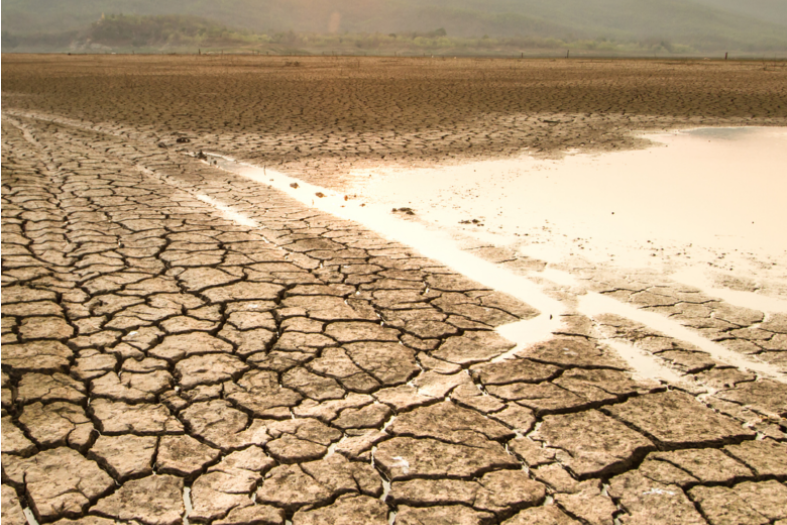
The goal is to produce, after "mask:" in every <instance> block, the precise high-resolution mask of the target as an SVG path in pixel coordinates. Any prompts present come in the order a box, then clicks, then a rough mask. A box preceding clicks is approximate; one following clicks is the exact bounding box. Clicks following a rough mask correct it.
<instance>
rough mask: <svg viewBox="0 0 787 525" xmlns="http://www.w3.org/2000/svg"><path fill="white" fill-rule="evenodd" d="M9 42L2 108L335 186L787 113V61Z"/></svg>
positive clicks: (773, 121) (770, 121) (769, 120)
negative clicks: (65, 48) (19, 50)
mask: <svg viewBox="0 0 787 525" xmlns="http://www.w3.org/2000/svg"><path fill="white" fill-rule="evenodd" d="M297 64H298V65H293V60H292V59H290V58H286V57H253V56H225V57H220V56H211V57H207V56H101V55H93V56H84V55H81V56H67V55H3V60H2V65H3V72H4V73H5V74H4V75H3V79H2V89H3V107H4V108H7V107H13V108H17V109H23V110H28V111H41V112H46V113H50V114H57V115H62V116H67V117H71V118H78V119H84V120H87V121H90V122H94V123H114V124H116V125H120V126H128V127H131V128H134V129H137V130H140V129H141V130H145V131H147V132H150V133H152V134H155V135H157V136H158V137H159V138H160V140H161V141H163V142H164V143H165V144H167V145H173V146H174V145H175V139H176V137H177V136H178V135H186V136H188V137H190V138H191V144H188V145H183V146H188V148H189V149H193V150H196V149H199V148H205V149H210V150H219V151H223V152H226V153H230V154H233V155H235V156H237V157H241V158H245V159H248V160H252V161H255V162H257V163H262V164H266V165H269V166H270V165H277V166H278V167H279V169H281V170H284V171H288V172H291V173H294V174H299V176H302V177H303V178H305V179H308V180H311V181H312V182H317V183H320V184H322V185H327V186H334V187H337V186H340V185H341V181H340V180H339V179H340V178H337V175H338V174H339V173H341V172H342V171H346V170H347V168H348V167H350V165H352V166H353V167H356V168H357V167H359V165H361V166H362V165H368V164H369V163H374V164H376V165H379V164H381V163H393V164H401V163H407V164H431V163H435V162H442V163H444V162H456V161H461V160H464V159H470V158H472V159H479V158H489V157H500V156H509V155H515V154H517V153H519V152H522V151H524V150H527V151H529V152H531V153H537V154H547V155H555V154H557V155H559V154H560V153H561V152H562V151H565V150H568V149H579V150H611V149H616V148H631V147H637V146H639V145H641V139H638V138H636V137H635V136H632V135H631V134H630V131H632V130H649V129H663V128H675V127H687V126H696V125H787V104H786V103H785V102H784V101H785V100H787V64H785V63H782V62H753V61H746V62H733V61H730V62H723V61H693V60H589V59H588V60H585V59H578V60H573V59H572V60H553V59H527V60H518V59H453V60H452V59H442V58H441V59H431V58H336V57H307V58H298V61H297Z"/></svg>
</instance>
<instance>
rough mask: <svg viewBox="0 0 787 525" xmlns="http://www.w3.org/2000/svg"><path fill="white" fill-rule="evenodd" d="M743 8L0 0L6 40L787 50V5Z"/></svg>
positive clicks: (392, 0)
mask: <svg viewBox="0 0 787 525" xmlns="http://www.w3.org/2000/svg"><path fill="white" fill-rule="evenodd" d="M742 6H744V3H740V2H736V1H735V0H452V1H449V0H362V1H358V0H169V1H167V2H160V1H154V0H4V1H3V2H2V22H3V24H2V25H3V27H2V29H3V33H4V42H6V41H8V42H12V41H13V38H16V37H18V36H20V35H31V34H35V35H37V38H54V37H53V36H52V35H58V34H60V35H63V34H66V33H69V32H79V31H83V32H84V31H85V30H86V28H88V27H91V24H94V23H95V22H96V21H98V20H99V19H100V17H101V16H102V14H106V15H115V14H120V13H122V14H125V15H178V16H186V17H199V18H202V19H209V20H214V21H215V23H216V24H218V25H225V26H228V27H232V28H240V29H245V30H248V31H251V32H254V33H266V34H273V33H277V32H286V31H294V32H296V33H317V34H320V33H322V34H325V33H339V34H341V33H380V34H390V33H402V32H428V31H432V30H434V29H436V28H444V29H445V30H446V31H447V33H448V35H449V36H450V37H454V38H480V37H482V36H484V35H487V36H489V37H490V38H511V37H540V38H556V39H563V40H566V41H571V40H575V39H600V38H602V39H613V40H617V41H647V40H664V41H668V42H672V43H677V44H681V45H685V46H690V47H691V48H693V49H696V50H700V51H701V50H709V49H725V50H732V51H736V50H740V51H756V50H762V51H780V52H782V51H787V2H785V1H784V0H749V1H748V2H746V3H745V7H742ZM205 23H207V22H205ZM69 34H71V33H69ZM47 35H48V36H47Z"/></svg>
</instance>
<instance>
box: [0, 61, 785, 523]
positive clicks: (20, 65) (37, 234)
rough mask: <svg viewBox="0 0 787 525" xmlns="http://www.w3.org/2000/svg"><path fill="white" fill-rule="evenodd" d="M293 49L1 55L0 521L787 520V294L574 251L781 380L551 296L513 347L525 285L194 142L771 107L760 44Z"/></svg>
mask: <svg viewBox="0 0 787 525" xmlns="http://www.w3.org/2000/svg"><path fill="white" fill-rule="evenodd" d="M298 60H299V61H300V65H298V66H294V65H285V62H286V60H285V59H278V58H277V59H267V58H252V57H247V58H239V57H225V58H223V59H222V58H214V57H111V56H106V57H105V56H101V57H77V56H71V57H69V56H57V57H55V56H49V57H46V56H45V57H30V56H9V55H5V56H4V57H3V69H4V71H3V72H4V76H3V80H2V88H3V120H2V142H3V143H2V279H3V280H2V284H3V289H2V292H3V294H2V342H3V348H2V520H3V523H4V524H6V525H12V524H14V525H16V524H23V523H26V522H27V523H33V521H34V520H36V521H38V522H39V523H47V522H58V523H59V524H60V525H67V524H72V523H79V524H80V525H81V524H84V525H88V524H89V525H109V524H110V523H115V522H123V523H138V524H144V525H175V524H178V523H184V524H187V523H205V524H216V525H235V524H238V525H240V524H258V525H261V524H277V525H281V524H284V523H286V522H288V521H289V522H291V523H293V524H294V525H306V524H310V525H311V524H314V525H317V524H321V525H322V524H325V525H327V524H359V523H364V524H366V523H368V524H379V525H384V524H387V523H395V524H397V525H410V524H440V523H445V524H449V523H450V524H467V525H472V524H502V523H505V524H507V525H524V524H559V525H563V524H574V523H582V524H610V525H611V524H613V523H623V524H635V523H647V524H676V523H679V524H711V525H722V524H728V523H729V524H733V523H734V524H758V525H760V524H761V525H765V524H774V525H776V524H778V525H784V524H785V523H787V503H786V502H787V485H785V482H787V434H785V432H787V420H785V416H787V385H785V383H784V382H783V380H784V374H785V373H787V360H786V359H785V357H784V356H785V355H787V316H785V315H780V314H772V315H766V314H764V313H763V312H758V311H754V310H748V309H744V308H739V307H736V306H733V305H730V304H727V303H725V302H724V301H721V300H719V299H717V298H714V297H709V296H706V295H704V294H703V293H701V292H700V291H699V290H695V289H691V288H690V287H685V286H680V285H677V284H676V283H671V282H666V281H661V280H659V279H658V278H657V277H652V278H647V279H643V278H642V276H636V277H630V276H629V277H625V276H624V277H621V276H620V275H607V274H604V273H603V272H602V271H598V272H591V273H589V274H587V275H586V276H585V277H586V280H587V289H588V290H591V291H593V292H594V293H599V294H603V295H606V296H607V297H608V298H610V299H612V300H616V301H618V302H620V303H622V304H625V305H627V306H629V307H631V308H633V309H637V310H638V311H645V312H649V313H651V314H657V315H662V316H663V317H665V318H668V319H670V320H671V321H673V322H674V323H676V324H677V325H680V326H681V327H684V328H689V329H691V330H693V333H695V334H698V335H699V336H701V337H703V338H705V339H707V340H708V341H713V342H715V343H716V344H718V345H723V346H724V348H726V349H728V350H729V351H732V352H735V354H736V355H738V356H740V357H741V359H744V360H745V361H747V362H751V363H756V364H759V365H763V366H765V365H767V366H769V367H771V369H772V370H774V371H775V372H774V374H771V377H770V378H769V377H767V374H762V375H761V374H756V373H753V372H750V371H747V370H745V369H744V368H745V367H742V368H738V367H735V366H732V365H730V364H729V363H725V362H723V361H720V360H718V359H716V358H714V357H713V356H711V355H710V354H708V353H707V352H704V351H703V350H702V349H701V348H698V347H696V346H694V345H692V344H690V343H687V342H685V341H682V340H680V339H677V338H674V337H671V336H669V335H666V334H664V333H660V332H658V331H656V330H654V329H652V328H650V327H648V326H645V325H643V324H640V323H637V322H635V321H633V320H631V319H627V318H625V317H621V316H617V315H599V316H595V317H593V318H590V317H586V316H583V315H580V314H578V313H576V312H571V311H569V312H568V313H567V314H566V315H564V316H563V319H562V320H563V326H562V328H561V329H560V330H559V331H556V332H555V333H554V334H553V337H552V339H550V340H549V341H546V342H544V343H541V344H538V345H534V346H530V347H528V348H524V349H521V350H520V351H517V352H514V353H513V354H512V352H511V350H512V349H513V348H514V344H513V343H512V342H510V341H507V340H506V339H504V338H503V337H501V336H500V335H499V334H498V333H497V332H496V331H495V328H497V327H499V326H503V325H506V324H508V323H512V322H517V321H526V320H529V319H535V318H537V316H539V315H541V314H542V312H539V311H537V310H535V309H534V308H533V307H531V306H529V305H528V304H526V301H525V302H522V301H520V300H517V299H515V298H513V297H511V296H509V295H506V294H505V293H503V292H502V291H499V290H491V289H488V288H486V287H484V286H482V285H479V284H477V283H475V282H473V281H471V280H469V279H467V278H465V277H464V276H462V275H459V274H457V273H455V272H452V271H451V270H449V269H447V268H445V267H444V266H442V265H440V264H438V263H436V262H434V261H431V260H428V259H425V258H423V257H421V256H419V255H418V254H416V253H414V252H413V251H412V250H411V249H410V248H409V247H407V246H404V245H401V244H397V243H393V242H390V241H388V240H386V239H383V238H382V237H380V236H379V235H377V234H376V233H374V232H372V231H368V230H366V229H364V228H363V227H361V226H359V225H357V224H354V223H351V222H348V221H343V220H340V219H337V218H335V217H332V216H330V215H327V214H325V213H322V212H319V211H316V210H314V209H311V208H309V207H307V206H305V205H302V204H300V203H298V202H296V201H294V200H292V199H290V198H288V197H286V196H284V195H283V194H281V193H279V192H277V191H276V190H274V189H271V188H269V187H266V186H264V185H260V184H257V183H254V182H251V181H248V180H246V179H243V178H240V177H236V176H234V175H231V174H228V173H226V172H223V171H220V170H218V169H217V168H215V167H211V166H210V165H208V164H206V163H204V162H202V161H200V160H199V159H197V158H195V157H194V156H192V154H193V153H194V152H197V151H199V149H203V148H204V149H211V150H218V151H225V152H227V153H232V154H234V155H235V156H239V157H242V158H247V159H251V160H254V161H255V162H259V163H268V162H269V163H271V164H273V163H277V164H278V163H280V162H281V163H283V164H282V165H281V166H283V167H284V168H285V169H287V170H289V171H291V172H293V173H298V174H299V175H300V176H302V177H303V178H304V179H309V180H313V181H317V182H320V183H322V184H324V185H326V184H333V185H335V186H337V187H341V185H342V184H343V183H344V181H342V180H341V179H340V178H338V177H336V176H335V174H336V173H338V172H339V170H341V169H343V168H344V167H346V166H347V165H349V163H351V162H352V163H357V162H380V161H382V162H387V161H390V162H408V163H418V162H432V161H435V160H437V161H446V160H447V159H452V158H454V157H456V158H457V159H462V158H469V157H476V156H478V157H486V156H493V155H500V154H509V153H514V152H519V151H521V150H522V149H523V148H531V149H534V150H538V149H540V150H541V151H543V152H544V153H549V154H554V153H559V152H560V151H561V150H563V149H565V148H570V147H587V148H596V147H600V148H613V147H629V146H632V145H636V143H635V141H634V139H632V138H630V137H629V136H628V135H626V134H625V133H626V131H628V130H631V129H645V128H653V127H664V126H669V127H673V126H683V125H696V124H698V123H705V124H730V123H741V124H762V125H773V124H780V125H784V124H785V117H786V116H787V107H785V103H784V100H785V99H787V97H785V90H786V89H787V82H785V76H787V70H786V69H785V68H784V65H783V64H763V63H753V62H751V63H729V64H726V63H710V62H708V63H706V62H674V63H669V62H655V61H653V62H650V61H642V62H623V61H615V62H603V61H600V62H589V61H577V62H574V61H571V62H568V61H566V62H563V61H554V62H552V61H514V60H511V61H503V60H489V61H470V60H457V61H455V62H454V61H451V60H446V61H438V60H420V61H419V60H402V61H397V60H393V59H367V60H364V59H360V60H356V59H352V60H351V59H334V58H325V59H317V58H307V59H298ZM289 61H292V59H289ZM179 138H180V139H181V141H180V142H178V140H177V139H179ZM186 139H188V142H187V141H186ZM296 147H297V149H296ZM307 163H308V165H307ZM216 203H218V204H221V205H224V206H227V207H231V208H232V209H233V210H235V211H238V212H242V213H243V214H244V215H245V216H247V217H248V218H249V219H250V220H251V223H248V222H246V223H245V224H239V223H238V222H233V221H232V220H230V218H228V217H227V216H226V214H223V213H221V212H220V211H219V210H218V209H217V207H216V206H215V204H216ZM490 251H491V252H494V250H490ZM495 253H496V252H495ZM495 253H490V254H489V257H488V258H489V259H490V260H494V258H495ZM498 255H499V254H498ZM499 261H500V263H501V265H504V266H506V267H507V268H511V269H515V270H516V269H520V270H522V271H523V272H526V271H531V270H532V269H533V268H532V266H533V265H536V266H537V265H538V263H537V262H534V261H524V260H523V261H511V260H509V259H507V258H506V257H500V258H499ZM553 293H554V295H555V297H565V296H566V295H567V293H568V292H566V291H565V290H563V291H561V290H553ZM566 302H567V304H569V303H571V298H568V299H566ZM610 342H623V343H627V344H631V345H634V346H636V347H637V348H639V349H640V350H642V351H643V352H645V353H646V354H647V355H648V356H650V358H652V359H654V360H655V361H657V362H659V363H663V364H664V365H665V366H668V367H669V369H670V370H672V371H673V372H674V373H675V374H677V375H678V376H680V381H676V382H674V383H669V382H655V381H642V380H637V379H635V376H634V375H632V373H631V372H632V371H631V370H630V369H629V368H628V367H627V365H626V363H625V362H624V361H623V360H621V358H620V357H619V356H618V354H617V353H616V352H615V351H614V350H613V348H612V347H611V346H610V345H609V344H608V343H610ZM23 509H25V511H26V512H27V517H26V516H25V514H24V512H23Z"/></svg>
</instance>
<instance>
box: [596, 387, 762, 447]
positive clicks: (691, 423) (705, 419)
mask: <svg viewBox="0 0 787 525" xmlns="http://www.w3.org/2000/svg"><path fill="white" fill-rule="evenodd" d="M607 411H609V412H610V413H611V414H612V415H614V416H615V417H617V418H618V419H621V420H623V421H625V422H627V423H629V424H631V425H632V426H634V427H635V428H638V429H640V430H642V431H643V432H645V433H647V434H648V435H650V436H652V437H653V438H655V439H656V440H658V441H659V442H660V443H662V444H663V445H665V446H668V445H669V446H676V445H680V446H689V445H692V446H700V445H705V444H709V443H727V442H730V441H732V440H736V439H740V438H746V437H751V436H753V433H752V432H750V431H747V430H745V429H744V428H743V427H742V426H741V425H740V424H739V423H737V422H736V421H735V420H733V419H730V418H727V417H724V416H721V415H719V414H717V413H715V412H713V411H712V410H711V409H709V408H707V407H706V406H704V405H703V404H701V403H700V402H698V401H697V400H696V399H694V398H693V397H691V396H689V395H687V394H683V393H679V392H675V391H670V392H662V393H658V394H648V395H645V396H638V397H633V398H631V399H629V400H628V401H626V402H625V403H621V404H619V405H612V406H610V407H608V408H607Z"/></svg>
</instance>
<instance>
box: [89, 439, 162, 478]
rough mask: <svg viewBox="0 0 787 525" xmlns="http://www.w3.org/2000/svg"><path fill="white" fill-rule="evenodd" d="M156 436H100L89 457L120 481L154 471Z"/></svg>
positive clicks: (91, 448)
mask: <svg viewBox="0 0 787 525" xmlns="http://www.w3.org/2000/svg"><path fill="white" fill-rule="evenodd" d="M157 442H158V438H157V437H155V436H134V435H131V434H126V435H123V436H105V435H102V436H99V437H98V439H97V440H96V442H95V443H94V444H93V446H92V447H90V452H89V457H90V459H93V460H95V461H97V462H98V463H99V464H100V465H104V466H105V468H107V469H108V470H109V471H110V473H111V474H112V475H113V476H114V477H116V478H117V479H118V480H119V481H123V480H125V479H127V478H129V477H141V476H146V475H148V474H151V473H152V472H153V455H154V454H155V453H156V443H157Z"/></svg>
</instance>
